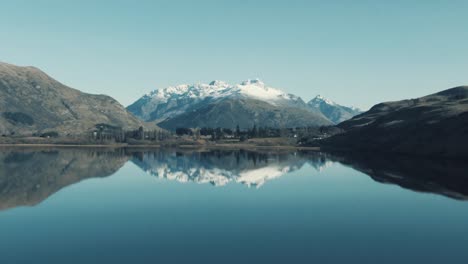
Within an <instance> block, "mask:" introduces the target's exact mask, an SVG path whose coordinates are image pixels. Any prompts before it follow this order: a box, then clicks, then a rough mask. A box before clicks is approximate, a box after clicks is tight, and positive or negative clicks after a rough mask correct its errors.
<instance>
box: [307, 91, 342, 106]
mask: <svg viewBox="0 0 468 264" xmlns="http://www.w3.org/2000/svg"><path fill="white" fill-rule="evenodd" d="M311 102H313V103H314V104H320V103H326V104H329V105H336V103H335V102H333V101H332V100H329V99H327V98H325V97H323V96H321V95H320V94H319V95H317V96H316V97H315V98H314V99H312V101H311Z"/></svg>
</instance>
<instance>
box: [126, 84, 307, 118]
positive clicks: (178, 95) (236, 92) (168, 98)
mask: <svg viewBox="0 0 468 264" xmlns="http://www.w3.org/2000/svg"><path fill="white" fill-rule="evenodd" d="M225 98H231V99H232V98H238V99H239V98H249V99H255V100H260V101H264V102H268V103H269V104H271V105H273V106H279V105H285V106H300V107H306V104H305V103H304V101H303V100H302V99H301V98H300V97H298V96H295V95H292V94H288V93H285V92H283V91H281V90H280V89H276V88H272V87H268V86H266V85H265V83H263V82H262V81H260V80H258V79H254V80H247V81H244V82H242V83H240V84H236V85H230V84H228V83H226V82H223V81H217V80H215V81H212V82H211V83H209V84H192V85H188V84H183V85H178V86H170V87H167V88H163V89H157V90H154V91H152V92H150V93H148V94H146V95H144V96H143V97H142V98H140V99H139V100H138V101H136V102H135V103H133V104H132V105H130V106H129V107H128V110H130V111H131V112H133V113H134V114H135V115H137V116H138V117H140V118H142V119H143V120H145V121H153V120H163V119H166V118H172V117H175V116H177V115H179V114H181V113H184V112H185V111H186V110H187V109H189V108H193V106H194V105H196V104H198V103H200V102H203V103H205V104H207V103H210V102H214V101H217V100H219V99H225Z"/></svg>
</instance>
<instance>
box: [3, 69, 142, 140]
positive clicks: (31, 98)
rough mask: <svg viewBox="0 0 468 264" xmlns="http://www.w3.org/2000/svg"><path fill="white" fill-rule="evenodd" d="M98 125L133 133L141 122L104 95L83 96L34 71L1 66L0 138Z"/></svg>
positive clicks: (64, 132) (80, 130)
mask: <svg viewBox="0 0 468 264" xmlns="http://www.w3.org/2000/svg"><path fill="white" fill-rule="evenodd" d="M98 124H107V125H110V126H113V127H121V128H124V129H136V128H138V127H140V126H141V125H142V122H141V121H140V120H139V119H137V118H135V117H134V116H133V115H132V114H131V113H129V112H128V111H127V110H126V109H125V108H124V107H123V106H122V105H121V104H119V103H118V102H117V101H116V100H114V99H113V98H111V97H109V96H106V95H92V94H86V93H82V92H80V91H78V90H75V89H72V88H70V87H67V86H65V85H63V84H61V83H59V82H58V81H56V80H54V79H52V78H51V77H49V76H48V75H47V74H45V73H44V72H42V71H41V70H39V69H37V68H34V67H18V66H14V65H11V64H6V63H0V134H1V135H7V136H8V135H26V136H27V135H32V134H42V133H45V132H52V131H53V132H57V133H58V134H60V135H68V134H80V133H83V132H86V131H90V130H92V129H94V128H95V126H96V125H98Z"/></svg>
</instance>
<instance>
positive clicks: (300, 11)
mask: <svg viewBox="0 0 468 264" xmlns="http://www.w3.org/2000/svg"><path fill="white" fill-rule="evenodd" d="M467 14H468V1H457V0H450V1H431V0H424V1H416V0H413V1H396V0H392V1H377V0H374V1H358V0H357V1H351V0H349V1H344V0H343V1H311V0H309V1H295V0H287V1H280V0H277V1H273V0H269V1H242V0H236V1H234V0H230V1H203V0H198V1H181V0H170V1H157V0H153V1H136V0H134V1H118V0H115V1H104V0H102V1H95V0H93V1H89V0H80V1H67V0H49V1H47V0H30V1H24V0H15V1H7V0H0V33H1V37H0V61H4V62H9V63H13V64H18V65H33V66H36V67H39V68H41V69H42V70H44V71H45V72H47V73H48V74H50V75H51V76H52V77H54V78H55V79H57V80H59V81H61V82H63V83H65V84H67V85H69V86H71V87H74V88H77V89H80V90H82V91H85V92H90V93H102V94H109V95H111V96H113V97H114V98H116V99H117V100H119V101H120V102H121V103H123V104H124V105H126V106H127V105H128V104H130V103H132V102H133V101H134V100H136V99H137V98H139V97H140V96H141V95H143V94H144V93H147V92H149V91H150V90H153V89H156V88H161V87H166V86H168V85H176V84H181V83H196V82H210V81H211V80H215V79H218V80H225V81H228V82H232V83H238V82H241V81H243V80H245V79H249V78H257V77H258V78H260V79H262V80H263V81H264V82H265V83H267V84H268V85H270V86H273V87H277V88H282V89H283V90H285V91H287V92H290V93H294V94H297V95H300V96H301V97H302V98H303V99H304V100H306V101H308V100H310V99H311V98H312V97H314V96H315V95H317V94H321V95H323V96H326V97H328V98H330V99H332V100H335V101H337V102H338V103H341V104H345V105H354V106H358V107H361V108H364V109H366V108H368V107H370V106H372V105H373V104H375V103H378V102H381V101H389V100H397V99H403V98H414V97H419V96H422V95H426V94H430V93H432V92H436V91H439V90H443V89H446V88H450V87H453V86H457V85H463V84H468V20H467Z"/></svg>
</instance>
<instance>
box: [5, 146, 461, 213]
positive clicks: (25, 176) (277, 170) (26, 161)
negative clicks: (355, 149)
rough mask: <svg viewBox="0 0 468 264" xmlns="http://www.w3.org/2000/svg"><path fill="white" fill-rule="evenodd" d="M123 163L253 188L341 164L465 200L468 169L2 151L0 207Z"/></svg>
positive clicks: (31, 200)
mask: <svg viewBox="0 0 468 264" xmlns="http://www.w3.org/2000/svg"><path fill="white" fill-rule="evenodd" d="M128 161H131V162H132V163H134V164H136V165H137V166H138V167H139V168H141V169H142V170H143V171H145V172H147V173H149V174H150V175H152V176H155V177H158V178H162V179H167V180H174V181H178V182H184V183H185V182H195V183H208V184H212V185H215V186H224V185H226V184H228V183H238V184H244V185H246V186H248V187H256V188H258V187H260V186H263V185H264V184H265V183H266V182H267V181H270V180H273V179H276V178H278V177H281V176H283V175H285V174H288V173H290V172H293V171H296V170H299V169H301V168H302V167H303V166H304V165H306V164H307V165H309V166H312V167H314V168H315V169H317V170H319V171H321V170H323V169H324V168H326V167H327V166H331V165H332V164H333V163H334V162H339V163H341V164H344V165H346V166H349V167H351V168H353V169H355V170H358V171H361V172H363V173H365V174H367V175H369V176H370V177H372V179H374V180H375V181H378V182H381V183H392V184H397V185H399V186H401V187H403V188H406V189H410V190H414V191H424V192H431V193H437V194H441V195H445V196H447V197H451V198H456V199H468V178H467V177H468V175H467V166H466V165H465V163H463V162H455V161H439V160H424V159H422V160H421V159H409V158H401V157H400V158H398V157H376V156H361V155H356V154H353V155H329V154H324V153H317V152H309V153H308V152H300V151H294V152H286V151H285V152H275V151H270V152H254V151H243V150H239V151H233V150H232V151H227V150H226V151H222V150H214V151H196V150H190V151H183V150H130V149H117V150H110V149H39V150H38V149H3V150H1V151H0V163H1V164H0V165H1V166H0V210H3V209H8V208H13V207H17V206H33V205H36V204H38V203H40V202H41V201H43V200H45V199H46V198H47V197H49V196H50V195H52V194H54V193H55V192H57V191H59V190H60V189H62V188H64V187H67V186H69V185H71V184H74V183H77V182H80V181H81V180H84V179H88V178H94V177H106V176H109V175H112V174H114V173H115V172H116V171H118V170H119V169H120V168H121V167H122V166H123V165H124V164H125V163H127V162H128ZM330 176H333V175H330Z"/></svg>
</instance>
